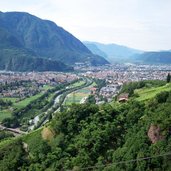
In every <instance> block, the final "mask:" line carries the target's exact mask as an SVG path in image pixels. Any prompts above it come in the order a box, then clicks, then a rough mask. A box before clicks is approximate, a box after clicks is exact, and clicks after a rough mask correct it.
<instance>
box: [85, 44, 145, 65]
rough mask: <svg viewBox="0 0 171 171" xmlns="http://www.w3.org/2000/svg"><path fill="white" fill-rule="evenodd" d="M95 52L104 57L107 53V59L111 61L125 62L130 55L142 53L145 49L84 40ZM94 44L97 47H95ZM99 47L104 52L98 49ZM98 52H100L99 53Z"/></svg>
mask: <svg viewBox="0 0 171 171" xmlns="http://www.w3.org/2000/svg"><path fill="white" fill-rule="evenodd" d="M83 43H84V44H85V45H86V46H87V47H88V48H89V49H90V50H91V51H92V52H93V53H94V54H98V55H101V56H103V57H104V55H103V54H105V55H107V59H108V60H109V61H110V62H124V61H127V60H129V57H131V56H132V55H135V54H141V53H142V52H143V51H141V50H137V49H133V48H129V47H126V46H121V45H117V44H102V43H98V42H88V41H85V42H83ZM94 46H95V47H96V48H94ZM97 48H98V49H99V51H101V52H102V53H99V51H97ZM97 52H98V53H97Z"/></svg>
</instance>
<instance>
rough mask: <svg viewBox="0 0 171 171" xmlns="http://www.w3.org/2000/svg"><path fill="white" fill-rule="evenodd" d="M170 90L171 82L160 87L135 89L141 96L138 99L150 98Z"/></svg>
mask: <svg viewBox="0 0 171 171" xmlns="http://www.w3.org/2000/svg"><path fill="white" fill-rule="evenodd" d="M170 90H171V83H169V84H166V85H164V86H160V87H152V88H142V89H137V90H135V93H137V94H138V96H139V97H137V98H136V99H137V100H138V101H144V100H148V99H150V98H153V97H154V96H155V95H156V94H158V93H160V92H162V91H170Z"/></svg>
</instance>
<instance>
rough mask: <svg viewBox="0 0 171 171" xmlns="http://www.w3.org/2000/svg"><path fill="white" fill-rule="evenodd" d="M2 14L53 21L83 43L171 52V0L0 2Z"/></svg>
mask: <svg viewBox="0 0 171 171" xmlns="http://www.w3.org/2000/svg"><path fill="white" fill-rule="evenodd" d="M0 10H1V11H2V12H6V11H25V12H29V13H31V14H33V15H36V16H38V17H40V18H43V19H49V20H52V21H54V22H55V23H56V24H57V25H59V26H62V27H63V28H64V29H65V30H67V31H69V32H70V33H72V34H73V35H74V36H76V37H77V38H79V39H80V40H88V41H97V42H102V43H117V44H121V45H126V46H130V47H133V48H138V49H142V50H167V49H171V0H0Z"/></svg>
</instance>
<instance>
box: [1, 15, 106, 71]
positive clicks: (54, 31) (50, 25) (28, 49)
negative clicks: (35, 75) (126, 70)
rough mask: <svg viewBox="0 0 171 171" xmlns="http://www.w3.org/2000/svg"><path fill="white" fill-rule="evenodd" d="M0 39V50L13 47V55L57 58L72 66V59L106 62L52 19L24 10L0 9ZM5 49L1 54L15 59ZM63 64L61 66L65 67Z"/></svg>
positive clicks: (98, 63) (48, 58)
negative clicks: (43, 18) (15, 53)
mask: <svg viewBox="0 0 171 171" xmlns="http://www.w3.org/2000/svg"><path fill="white" fill-rule="evenodd" d="M0 38H1V42H0V50H4V49H11V48H12V49H17V52H18V54H17V55H19V56H20V57H21V56H23V54H24V56H27V57H31V58H39V59H40V58H45V59H46V61H47V60H49V61H48V62H49V63H51V62H52V61H56V63H57V62H59V61H60V64H61V62H63V63H65V64H68V65H74V64H75V63H76V62H87V63H90V64H92V65H103V64H108V61H107V60H105V59H104V58H102V57H100V56H98V55H94V54H92V52H91V51H90V50H89V49H88V48H87V47H86V46H84V45H83V44H82V42H80V41H79V40H78V39H77V38H75V37H74V36H73V35H72V34H70V33H69V32H67V31H65V30H64V29H63V28H61V27H59V26H57V25H56V24H55V23H54V22H52V21H48V20H42V19H40V18H38V17H36V16H33V15H31V14H28V13H25V12H6V13H3V12H0ZM9 51H10V53H8V52H9ZM9 51H5V52H6V53H5V54H4V55H3V56H5V57H7V58H9V57H10V58H12V57H13V58H15V56H14V54H13V52H12V51H11V50H9ZM21 54H22V55H21ZM0 58H2V56H0ZM41 60H42V59H41ZM1 61H4V60H1ZM65 64H63V67H64V68H65V67H66V69H68V67H67V66H66V65H65ZM44 65H46V64H45V63H44ZM38 68H39V67H38ZM69 68H71V67H69ZM0 69H2V68H0ZM49 69H50V68H49ZM55 70H61V68H56V69H55Z"/></svg>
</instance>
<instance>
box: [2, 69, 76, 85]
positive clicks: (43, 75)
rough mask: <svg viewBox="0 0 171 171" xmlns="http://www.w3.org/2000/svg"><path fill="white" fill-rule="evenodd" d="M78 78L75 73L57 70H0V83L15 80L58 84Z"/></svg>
mask: <svg viewBox="0 0 171 171" xmlns="http://www.w3.org/2000/svg"><path fill="white" fill-rule="evenodd" d="M75 79H78V76H77V75H76V74H70V73H57V72H23V73H22V72H0V84H3V83H11V82H15V81H28V80H29V81H36V82H37V83H38V84H42V85H45V84H52V85H53V84H60V83H65V82H72V81H73V80H75Z"/></svg>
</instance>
